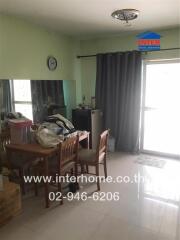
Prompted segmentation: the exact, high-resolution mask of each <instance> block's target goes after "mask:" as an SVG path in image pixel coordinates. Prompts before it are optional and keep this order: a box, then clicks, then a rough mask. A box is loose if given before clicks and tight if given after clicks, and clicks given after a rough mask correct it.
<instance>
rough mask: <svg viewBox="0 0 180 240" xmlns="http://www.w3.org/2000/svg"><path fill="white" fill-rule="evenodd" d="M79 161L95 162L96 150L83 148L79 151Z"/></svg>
mask: <svg viewBox="0 0 180 240" xmlns="http://www.w3.org/2000/svg"><path fill="white" fill-rule="evenodd" d="M78 157H79V162H86V163H92V164H93V163H95V161H96V151H95V150H93V149H81V150H80V151H79V153H78Z"/></svg>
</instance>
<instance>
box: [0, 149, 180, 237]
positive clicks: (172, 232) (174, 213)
mask: <svg viewBox="0 0 180 240" xmlns="http://www.w3.org/2000/svg"><path fill="white" fill-rule="evenodd" d="M137 157H138V156H136V155H129V154H124V153H111V154H109V157H108V175H110V176H112V177H113V179H116V177H117V176H121V177H124V176H128V177H129V179H130V182H129V183H125V182H122V183H101V191H102V192H105V193H107V192H112V193H114V192H118V193H119V196H120V199H119V201H94V200H92V199H88V200H87V201H75V200H74V201H72V202H68V201H67V200H65V201H64V205H62V206H60V205H58V204H56V203H53V204H52V206H51V207H50V208H49V209H45V208H44V199H43V192H42V193H41V194H40V196H38V197H34V196H33V194H31V193H30V194H29V195H28V196H26V197H25V198H24V199H23V212H22V214H20V215H19V216H17V217H16V218H14V219H13V220H12V221H11V222H9V223H8V224H7V225H5V226H3V227H2V228H0V239H1V240H11V239H15V240H16V239H18V240H21V239H22V240H23V239H35V240H36V239H38V240H41V239H44V240H51V239H54V240H56V239H58V240H59V239H63V240H72V239H73V240H81V239H83V240H91V239H93V240H101V239H102V240H106V239H111V240H180V161H177V160H171V159H164V160H165V161H166V164H165V165H164V167H163V168H157V167H152V166H147V165H143V164H138V163H137V162H136V158H137ZM156 158H157V157H156ZM156 158H155V159H156ZM101 173H102V174H103V170H102V169H101ZM135 176H139V177H140V178H139V179H138V180H139V181H135ZM136 180H137V179H136ZM94 190H96V185H95V184H81V189H80V192H84V191H87V192H88V193H89V194H91V193H92V192H93V191H94Z"/></svg>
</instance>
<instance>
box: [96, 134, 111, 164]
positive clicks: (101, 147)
mask: <svg viewBox="0 0 180 240" xmlns="http://www.w3.org/2000/svg"><path fill="white" fill-rule="evenodd" d="M108 136H109V129H108V130H105V131H104V132H102V133H101V134H100V137H99V144H98V147H97V152H96V155H97V156H96V157H97V161H99V160H100V159H101V158H104V156H105V154H106V152H107V141H108Z"/></svg>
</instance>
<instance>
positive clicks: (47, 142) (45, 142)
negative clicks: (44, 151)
mask: <svg viewBox="0 0 180 240" xmlns="http://www.w3.org/2000/svg"><path fill="white" fill-rule="evenodd" d="M36 139H37V141H38V143H39V144H40V145H41V146H42V147H45V148H50V147H56V146H57V145H58V144H59V143H60V142H62V141H63V140H64V136H63V135H56V134H55V133H54V132H53V131H51V130H49V129H47V128H44V127H43V126H40V127H39V128H38V130H37V132H36Z"/></svg>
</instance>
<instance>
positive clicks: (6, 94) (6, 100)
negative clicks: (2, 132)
mask: <svg viewBox="0 0 180 240" xmlns="http://www.w3.org/2000/svg"><path fill="white" fill-rule="evenodd" d="M2 86H3V103H2V112H4V113H5V114H6V113H9V112H11V111H12V103H11V89H10V81H9V80H2Z"/></svg>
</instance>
